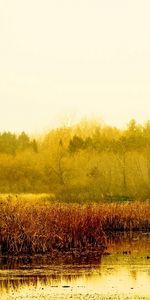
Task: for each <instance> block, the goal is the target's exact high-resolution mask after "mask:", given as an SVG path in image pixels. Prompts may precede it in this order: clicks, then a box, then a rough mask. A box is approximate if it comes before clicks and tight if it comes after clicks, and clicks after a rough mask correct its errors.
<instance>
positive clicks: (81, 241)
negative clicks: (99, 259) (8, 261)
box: [0, 197, 150, 256]
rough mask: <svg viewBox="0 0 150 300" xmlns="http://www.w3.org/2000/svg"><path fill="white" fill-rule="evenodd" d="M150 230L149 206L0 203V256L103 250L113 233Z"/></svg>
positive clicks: (138, 204)
mask: <svg viewBox="0 0 150 300" xmlns="http://www.w3.org/2000/svg"><path fill="white" fill-rule="evenodd" d="M135 230H150V203H140V202H137V203H128V204H113V203H112V204H94V203H93V204H90V205H80V204H65V203H57V202H55V203H52V202H48V201H45V202H42V201H39V202H37V203H36V204H35V203H34V201H31V202H30V201H29V200H28V201H27V200H26V201H24V199H21V198H19V197H16V198H10V197H8V198H7V200H6V199H5V200H2V201H1V203H0V252H1V254H5V253H6V254H8V253H10V254H14V255H18V254H25V253H26V254H35V253H36V254H37V253H54V252H55V253H57V252H61V253H67V252H72V253H76V254H77V255H79V256H80V255H81V254H82V253H84V252H86V253H87V252H88V251H91V250H97V251H99V252H102V251H103V250H104V249H105V248H106V240H107V239H106V235H107V233H108V232H115V231H135Z"/></svg>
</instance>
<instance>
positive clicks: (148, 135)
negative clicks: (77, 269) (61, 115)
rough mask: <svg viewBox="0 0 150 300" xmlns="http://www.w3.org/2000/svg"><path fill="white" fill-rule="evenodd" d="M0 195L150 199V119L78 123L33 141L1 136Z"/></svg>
mask: <svg viewBox="0 0 150 300" xmlns="http://www.w3.org/2000/svg"><path fill="white" fill-rule="evenodd" d="M0 192H1V193H21V192H23V193H29V192H32V193H42V192H44V193H50V194H53V196H54V197H56V198H57V199H60V200H61V199H62V200H66V201H83V202H84V201H90V200H94V201H103V200H105V199H107V201H108V200H110V201H111V200H112V199H113V200H117V201H119V200H131V201H133V200H134V199H141V200H145V199H149V198H150V121H148V122H147V123H145V124H144V125H140V124H137V123H136V121H135V120H131V121H130V123H129V124H128V125H127V126H126V128H125V129H118V128H115V127H112V126H106V125H105V126H104V125H99V124H98V123H96V122H95V123H94V122H91V123H90V122H81V123H79V124H77V125H74V126H72V127H60V128H57V129H53V130H50V131H49V132H48V133H47V134H45V135H43V137H42V138H41V137H37V138H36V139H35V138H32V137H31V136H29V135H27V134H26V133H25V132H22V133H21V134H19V135H17V134H15V133H11V132H2V133H1V134H0Z"/></svg>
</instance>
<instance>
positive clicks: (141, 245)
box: [0, 232, 150, 300]
mask: <svg viewBox="0 0 150 300" xmlns="http://www.w3.org/2000/svg"><path fill="white" fill-rule="evenodd" d="M107 242H108V247H107V250H106V251H105V253H104V254H102V255H101V254H98V253H96V254H93V255H91V254H90V255H89V256H88V257H86V258H85V257H84V258H82V259H81V258H78V257H76V258H75V259H73V260H72V259H68V258H67V257H66V258H65V259H64V258H60V257H59V258H58V259H55V260H54V261H53V259H52V258H50V257H49V256H40V255H39V256H38V255H37V256H34V257H30V256H25V257H10V256H9V257H8V256H3V257H0V299H1V300H30V299H35V300H53V299H62V300H63V299H65V300H67V299H75V300H76V299H84V300H87V299H93V300H94V299H104V300H105V299H121V300H123V299H150V233H131V232H130V233H128V234H127V233H124V234H123V233H122V234H121V233H118V234H114V235H110V236H109V237H108V241H107ZM68 255H69V254H68Z"/></svg>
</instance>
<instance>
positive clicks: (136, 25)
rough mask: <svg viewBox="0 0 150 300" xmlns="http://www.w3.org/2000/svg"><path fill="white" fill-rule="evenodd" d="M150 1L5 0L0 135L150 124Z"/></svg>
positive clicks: (0, 22) (0, 6)
mask: <svg viewBox="0 0 150 300" xmlns="http://www.w3.org/2000/svg"><path fill="white" fill-rule="evenodd" d="M149 13H150V1H149V0H143V1H142V0H126V1H124V0H113V1H112V0H105V1H104V0H25V1H24V0H13V1H12V0H3V1H2V0H1V1H0V130H12V131H21V130H26V131H28V132H35V131H42V130H44V129H47V128H48V127H49V126H54V125H56V124H58V118H59V117H60V116H61V117H62V116H63V115H71V116H74V118H73V120H74V121H75V120H79V119H80V118H82V117H83V116H85V115H87V116H91V115H92V116H93V115H97V116H99V117H100V118H103V119H104V121H105V122H107V123H110V124H113V125H117V126H122V125H124V124H126V123H127V122H128V121H129V120H130V119H131V118H136V119H137V121H138V122H144V121H145V120H147V119H150V17H149Z"/></svg>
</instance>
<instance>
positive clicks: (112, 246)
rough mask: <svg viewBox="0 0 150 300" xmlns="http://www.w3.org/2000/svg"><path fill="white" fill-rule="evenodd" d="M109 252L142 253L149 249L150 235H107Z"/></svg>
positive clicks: (131, 233)
mask: <svg viewBox="0 0 150 300" xmlns="http://www.w3.org/2000/svg"><path fill="white" fill-rule="evenodd" d="M107 247H108V249H109V251H116V252H117V251H120V252H121V251H130V252H131V253H132V251H137V252H144V251H149V249H150V233H143V232H134V231H132V232H118V233H112V232H111V233H108V234H107Z"/></svg>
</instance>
